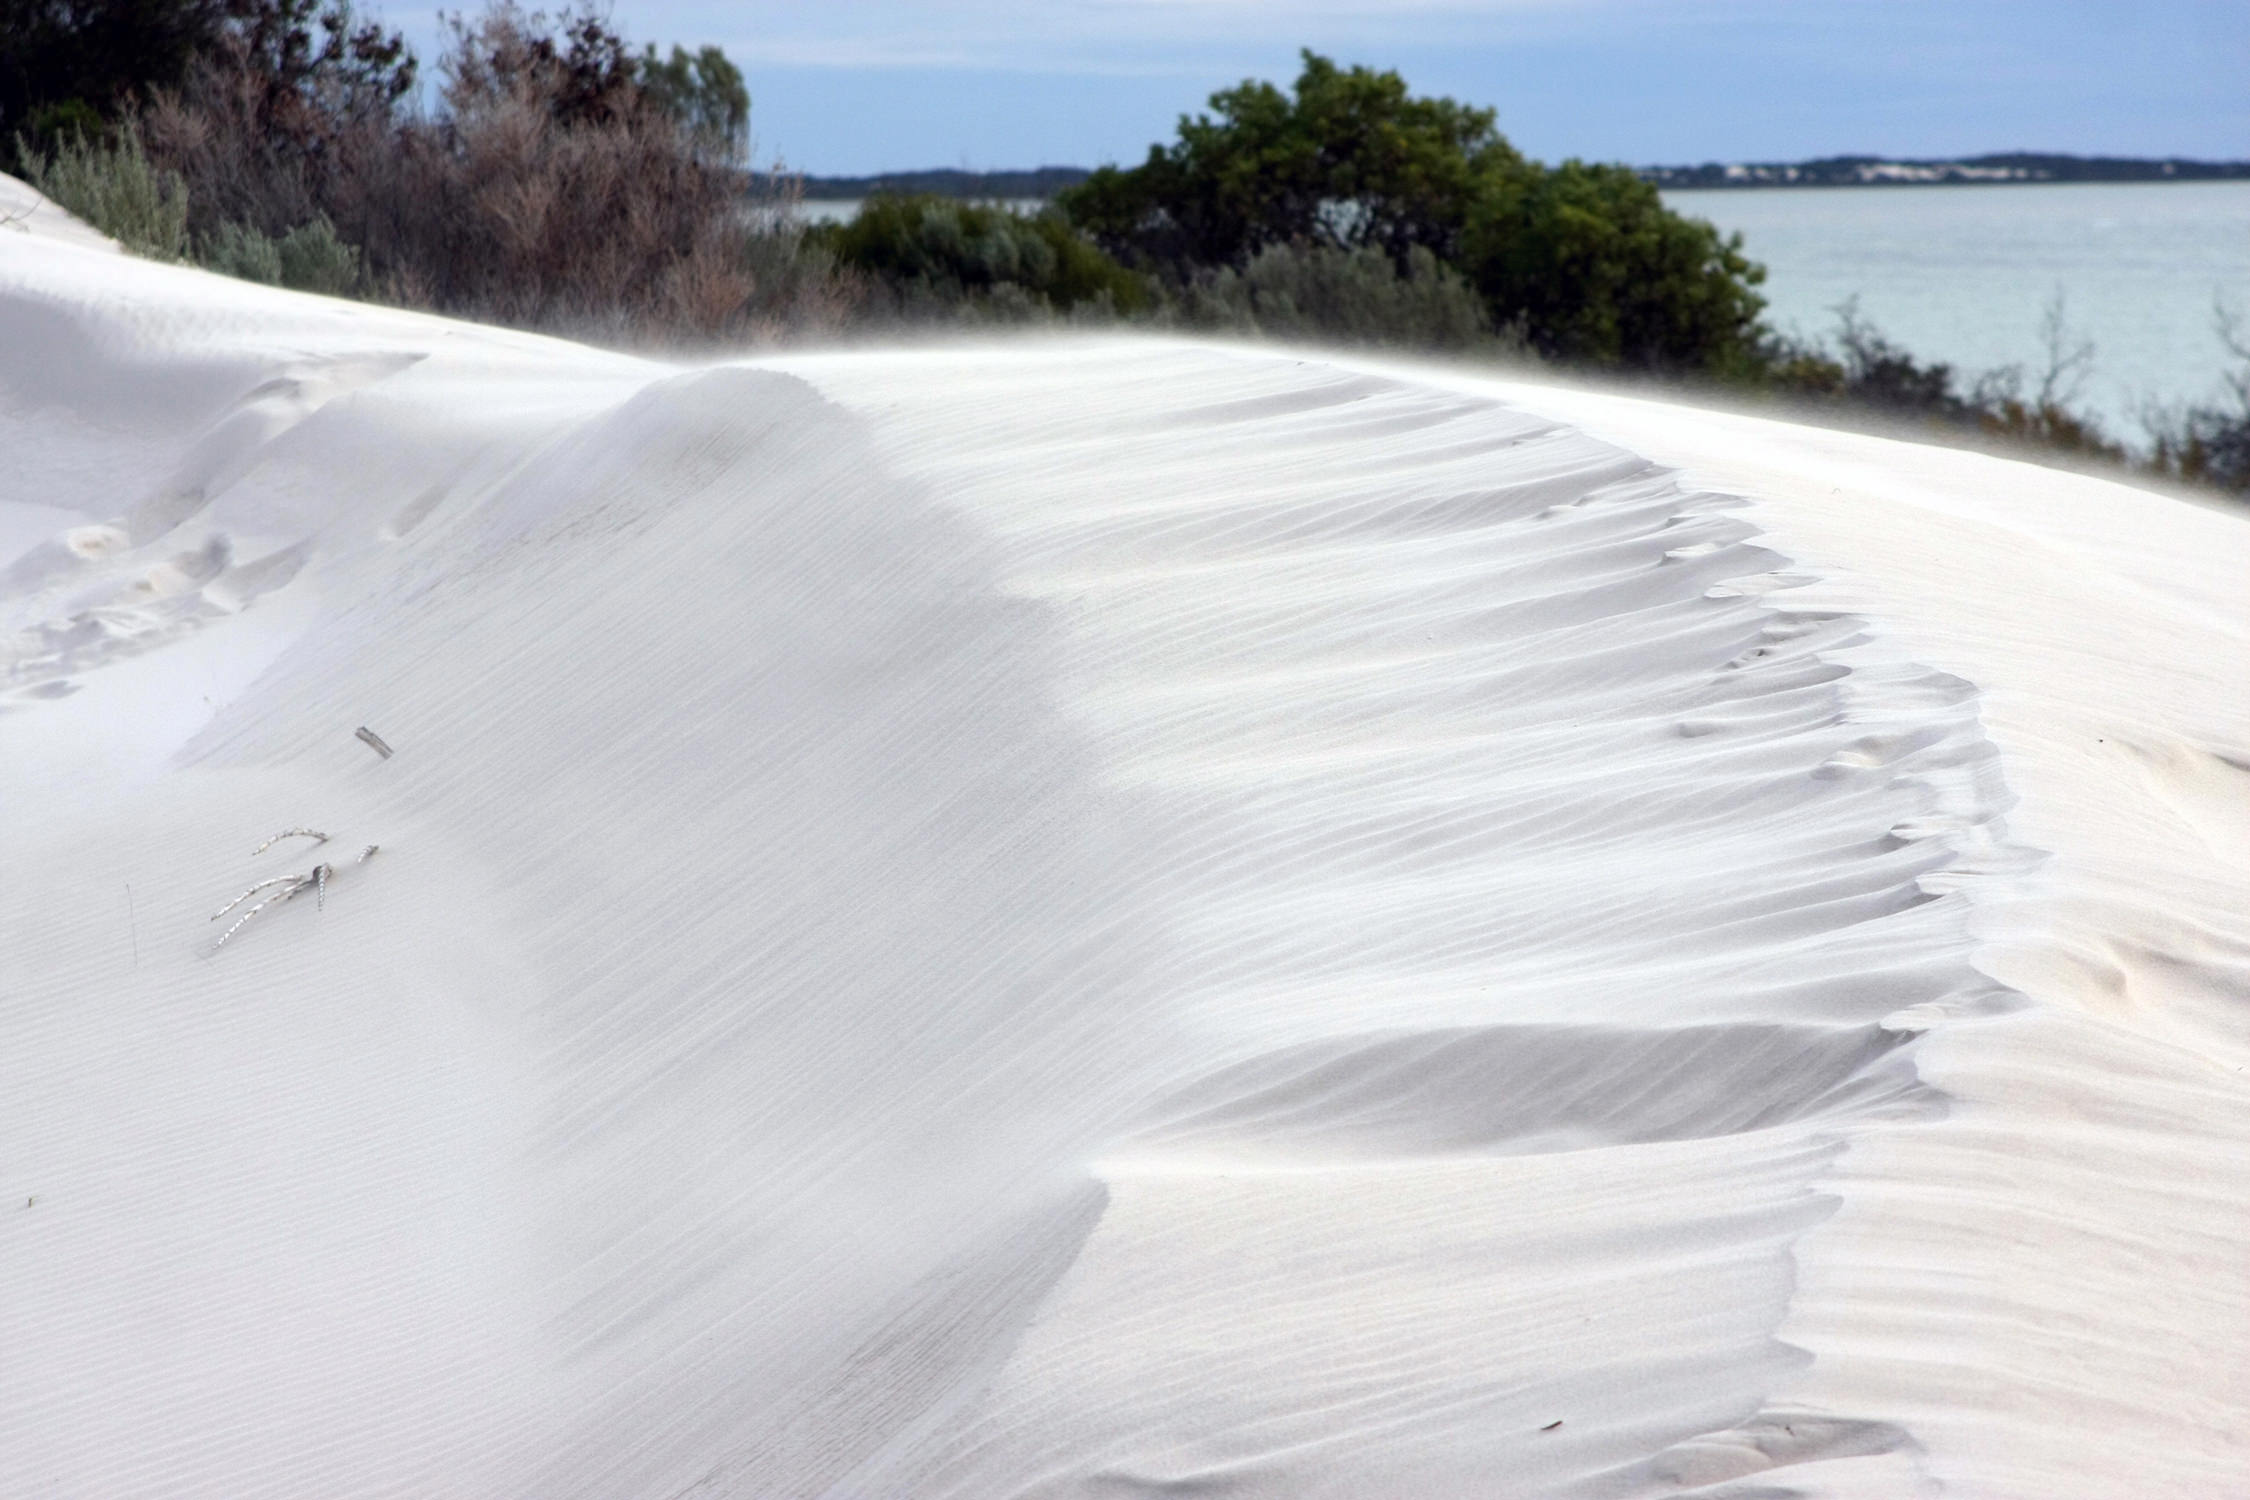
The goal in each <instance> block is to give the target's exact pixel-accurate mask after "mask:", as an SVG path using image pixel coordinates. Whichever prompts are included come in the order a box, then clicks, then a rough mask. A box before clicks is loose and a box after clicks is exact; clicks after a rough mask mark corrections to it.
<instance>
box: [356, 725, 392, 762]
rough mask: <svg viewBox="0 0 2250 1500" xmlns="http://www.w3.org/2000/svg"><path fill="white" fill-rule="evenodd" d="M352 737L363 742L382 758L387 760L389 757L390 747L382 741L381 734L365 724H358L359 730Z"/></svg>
mask: <svg viewBox="0 0 2250 1500" xmlns="http://www.w3.org/2000/svg"><path fill="white" fill-rule="evenodd" d="M354 737H355V738H357V739H359V740H361V741H362V742H364V743H365V744H366V746H367V748H368V749H370V750H372V751H374V752H375V753H376V754H377V755H380V756H381V757H383V759H385V760H389V759H390V758H391V754H392V751H391V747H390V746H389V745H388V744H386V743H384V741H383V737H382V736H381V735H379V734H377V733H376V732H375V731H374V730H372V729H370V728H368V727H367V726H366V725H365V724H362V725H360V726H359V730H358V732H357V734H356V735H355V736H354Z"/></svg>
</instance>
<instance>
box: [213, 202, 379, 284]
mask: <svg viewBox="0 0 2250 1500" xmlns="http://www.w3.org/2000/svg"><path fill="white" fill-rule="evenodd" d="M196 259H197V260H198V261H200V262H201V263H202V264H203V266H204V267H205V268H206V269H208V270H213V271H218V272H221V273H222V274H224V275H228V276H239V277H241V278H242V279H243V280H244V281H259V282H264V283H265V284H266V285H267V286H285V287H288V288H289V289H290V290H292V291H298V292H319V293H321V294H322V295H323V296H328V297H348V296H350V295H352V293H354V292H355V291H357V290H358V289H359V284H360V262H359V250H358V249H357V247H355V246H352V245H348V244H346V243H344V241H343V240H342V239H341V238H340V237H338V235H337V233H336V226H335V225H333V224H331V223H329V222H328V216H327V215H326V214H317V215H315V216H314V217H313V220H312V222H311V223H309V224H300V225H298V226H297V227H296V228H295V229H292V230H290V231H289V232H288V233H287V234H285V235H283V236H282V237H281V238H280V239H275V238H273V237H272V236H271V235H268V234H266V233H264V232H263V231H261V230H259V229H258V228H257V227H256V226H255V225H251V224H243V223H239V222H236V223H228V224H222V225H220V226H219V228H218V230H217V232H216V233H214V234H213V235H212V236H211V237H210V238H209V239H208V240H205V241H204V242H203V244H202V246H201V247H200V250H199V253H198V255H197V256H196Z"/></svg>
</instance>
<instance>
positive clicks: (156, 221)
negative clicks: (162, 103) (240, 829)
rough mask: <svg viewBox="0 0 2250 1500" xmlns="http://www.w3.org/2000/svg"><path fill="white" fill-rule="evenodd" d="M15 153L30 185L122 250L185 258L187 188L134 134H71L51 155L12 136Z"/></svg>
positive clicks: (129, 131)
mask: <svg viewBox="0 0 2250 1500" xmlns="http://www.w3.org/2000/svg"><path fill="white" fill-rule="evenodd" d="M16 150H17V152H18V153H19V155H20V156H21V157H22V159H23V163H24V168H25V171H26V172H27V173H28V174H29V175H30V178H31V185H32V186H33V187H35V188H37V189H39V191H40V192H42V193H44V194H46V195H47V196H48V197H49V198H51V199H53V200H54V201H55V202H56V203H57V204H59V205H60V206H62V207H63V208H65V209H67V210H69V211H70V212H71V213H73V214H75V215H77V216H78V217H79V218H80V219H83V220H85V222H86V223H88V224H90V225H92V226H93V227H94V228H96V229H98V230H100V231H101V232H102V233H103V234H106V235H108V236H109V237H110V238H111V239H113V240H115V241H117V242H118V243H119V244H121V245H123V246H124V247H125V248H126V249H128V250H132V251H136V252H138V253H139V254H142V255H147V256H153V257H154V258H156V259H158V260H180V259H182V258H184V257H185V256H186V255H187V252H188V231H187V214H188V204H187V186H186V184H185V183H183V182H182V181H181V180H180V176H179V174H178V173H176V172H169V171H165V170H163V169H162V168H159V167H157V166H155V165H153V164H152V163H151V162H150V161H149V159H148V155H147V153H146V152H145V151H143V150H142V149H141V137H140V133H139V132H138V131H137V130H134V129H133V128H131V127H130V126H127V127H125V128H122V129H120V130H118V131H117V132H116V134H115V135H114V136H112V137H110V138H108V139H95V138H89V137H87V136H84V135H73V136H70V137H69V138H67V139H65V140H62V141H60V142H58V143H57V144H56V146H55V151H54V154H53V155H52V156H49V155H47V154H46V153H44V152H41V151H38V150H35V149H34V148H33V147H32V146H31V145H30V143H29V142H27V141H26V140H25V139H24V138H23V137H22V136H18V137H17V138H16Z"/></svg>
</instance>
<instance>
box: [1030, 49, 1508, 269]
mask: <svg viewBox="0 0 2250 1500" xmlns="http://www.w3.org/2000/svg"><path fill="white" fill-rule="evenodd" d="M1303 57H1304V70H1303V71H1302V72H1301V73H1300V74H1299V75H1298V77H1297V83H1296V87H1295V89H1294V91H1293V92H1292V93H1289V94H1284V93H1283V92H1282V91H1281V90H1279V89H1277V88H1275V87H1274V86H1273V85H1272V84H1270V83H1261V82H1256V81H1245V82H1243V83H1242V84H1240V85H1238V86H1237V87H1235V88H1231V89H1226V90H1223V91H1221V92H1219V93H1216V94H1213V95H1212V96H1211V108H1212V109H1213V110H1214V111H1215V112H1216V116H1215V117H1214V116H1212V115H1197V116H1193V117H1190V116H1185V115H1183V116H1181V118H1180V137H1179V140H1178V141H1177V142H1176V143H1175V144H1173V145H1170V146H1163V145H1157V146H1151V147H1150V148H1149V153H1148V160H1147V161H1146V162H1144V163H1143V164H1142V165H1140V166H1138V167H1134V168H1131V169H1120V168H1117V167H1104V168H1102V169H1101V170H1099V171H1097V172H1095V173H1094V174H1093V176H1092V177H1090V178H1088V179H1087V180H1086V181H1085V182H1084V183H1082V184H1080V185H1079V186H1077V187H1075V188H1072V189H1070V190H1069V191H1068V192H1066V193H1064V194H1063V195H1062V198H1061V205H1062V207H1063V209H1064V211H1065V212H1066V213H1068V214H1069V215H1070V217H1071V219H1072V220H1073V221H1074V222H1075V223H1077V224H1078V225H1079V226H1080V227H1081V228H1084V229H1086V230H1087V231H1088V232H1090V233H1091V234H1092V235H1093V236H1094V237H1095V238H1096V239H1097V240H1098V241H1100V242H1101V244H1102V245H1103V246H1104V247H1105V248H1107V249H1109V250H1111V251H1112V252H1114V253H1118V254H1122V255H1126V256H1129V257H1135V258H1139V259H1143V260H1145V261H1148V262H1151V263H1154V264H1156V265H1160V266H1164V267H1168V268H1173V269H1178V268H1184V267H1188V266H1236V267H1240V266H1245V265H1247V264H1248V263H1249V261H1250V259H1251V257H1253V256H1255V255H1256V254H1257V253H1258V252H1259V251H1260V250H1263V249H1265V248H1266V247H1267V246H1269V245H1278V244H1291V243H1302V244H1310V245H1326V246H1329V247H1332V248H1335V249H1343V250H1350V249H1358V248H1360V247H1362V246H1372V247H1374V248H1376V249H1379V250H1382V251H1384V252H1385V253H1386V254H1388V255H1390V256H1391V258H1392V259H1393V260H1394V261H1396V262H1397V263H1398V264H1399V265H1400V266H1401V267H1403V266H1404V265H1405V263H1406V257H1407V254H1408V252H1409V251H1410V250H1412V249H1414V248H1415V247H1416V246H1420V247H1423V248H1425V249H1428V250H1429V251H1431V252H1432V253H1433V254H1435V255H1436V256H1438V258H1439V259H1441V260H1446V259H1450V258H1452V256H1453V255H1454V253H1455V251H1456V250H1457V248H1458V239H1459V236H1460V234H1461V232H1462V230H1463V229H1464V228H1465V227H1466V225H1467V223H1468V220H1469V214H1470V210H1471V207H1472V206H1473V205H1474V204H1475V203H1476V201H1477V200H1478V199H1479V198H1480V197H1481V196H1483V195H1484V194H1485V193H1486V192H1488V191H1489V190H1490V189H1491V186H1492V185H1493V183H1494V182H1495V181H1496V180H1498V179H1501V178H1504V177H1506V176H1508V175H1510V174H1512V173H1516V172H1520V171H1521V170H1522V169H1523V159H1522V158H1521V157H1520V156H1518V155H1517V154H1516V151H1515V149H1514V148H1513V147H1511V146H1510V145H1509V144H1508V143H1507V142H1506V141H1505V140H1503V139H1501V137H1500V134H1499V132H1498V131H1496V130H1495V129H1494V128H1493V118H1494V116H1493V112H1492V111H1491V110H1489V109H1471V108H1469V107H1468V106H1466V105H1462V104H1457V103H1455V102H1454V101H1453V100H1451V99H1419V98H1416V97H1414V96H1413V95H1411V94H1409V93H1408V92H1407V89H1406V82H1405V80H1404V79H1402V78H1400V77H1399V75H1398V74H1396V73H1391V72H1381V73H1378V72H1376V71H1374V70H1373V69H1370V68H1364V67H1354V68H1339V67H1337V66H1336V64H1335V63H1333V62H1331V61H1330V60H1329V59H1327V58H1325V57H1321V56H1318V55H1317V54H1315V53H1312V52H1309V51H1308V52H1306V53H1304V54H1303Z"/></svg>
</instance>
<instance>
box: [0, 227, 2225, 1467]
mask: <svg viewBox="0 0 2250 1500" xmlns="http://www.w3.org/2000/svg"><path fill="white" fill-rule="evenodd" d="M0 451H4V452H6V453H7V454H8V455H9V463H8V467H7V470H6V474H7V478H6V480H5V483H4V485H0V798H4V799H5V800H4V803H0V805H4V806H5V808H6V810H7V811H6V824H5V831H6V835H7V838H6V848H7V858H6V860H5V861H4V863H0V869H4V871H5V876H4V879H0V953H4V959H0V962H4V965H5V967H4V968H0V1004H4V1006H5V1025H4V1030H0V1038H4V1042H5V1048H4V1051H0V1057H4V1058H5V1064H6V1070H5V1079H6V1084H5V1087H0V1214H4V1215H5V1219H6V1222H5V1225H4V1227H0V1287H4V1288H5V1290H4V1291H0V1349H4V1350H5V1351H6V1352H5V1356H4V1357H0V1453H5V1454H6V1455H7V1463H6V1465H5V1468H4V1470H0V1474H4V1477H0V1493H6V1494H24V1495H33V1494H68V1495H91V1496H105V1497H106V1496H143V1495H146V1496H166V1497H178V1496H194V1495H212V1496H222V1495H223V1496H229V1497H253V1496H275V1497H279V1496H291V1497H295V1496H303V1495H315V1494H317V1495H323V1496H375V1495H393V1496H437V1495H460V1496H525V1497H530V1496H538V1497H571V1496H588V1497H610V1496H680V1495H714V1496H715V1495H743V1496H782V1495H802V1496H834V1497H845V1496H890V1495H898V1496H961V1497H972V1496H973V1497H1001V1496H1065V1495H1084V1496H1125V1495H1210V1496H1220V1495H1226V1496H1260V1497H1281V1496H1289V1497H1297V1496H1371V1497H1405V1496H1415V1497H1447V1496H1461V1497H1468V1496H1479V1497H1490V1496H1501V1495H1504V1496H1511V1497H1513V1496H1524V1497H1538V1496H1554V1497H1566V1496H1567V1497H1586V1500H1593V1497H1626V1496H1659V1495H1665V1496H1669V1495H1684V1494H1694V1495H1703V1496H1714V1497H1716V1496H1727V1497H1731V1500H1750V1497H1766V1496H1782V1495H1821V1496H1867V1497H1891V1496H1905V1495H1938V1494H1955V1495H1967V1496H1980V1497H1981V1496H2021V1497H2026V1500H2030V1497H2040V1500H2046V1497H2056V1496H2088V1497H2108V1496H2125V1495H2131V1496H2182V1497H2190V1496H2192V1497H2211V1496H2219V1495H2227V1494H2242V1493H2250V1254H2245V1251H2244V1248H2243V1246H2244V1239H2245V1232H2246V1231H2250V1072H2246V1071H2245V1069H2246V1067H2250V812H2246V811H2245V809H2250V694H2246V693H2245V692H2244V691H2243V686H2244V684H2245V683H2246V682H2250V594H2246V593H2245V590H2244V588H2243V585H2242V580H2243V579H2244V578H2245V577H2250V528H2246V527H2245V525H2244V524H2243V521H2242V519H2241V518H2240V517H2239V516H2236V515H2230V514H2224V513H2220V512H2217V511H2212V510H2207V509H2203V508H2199V507H2196V506H2194V505H2191V504H2188V503H2186V502H2182V501H2178V500H2174V499H2169V498H2165V497H2160V496H2156V495H2151V494H2146V493H2142V492H2139V491H2136V490H2133V489H2130V488H2127V487H2124V486H2121V485H2118V484H2114V483H2109V482H2106V481H2100V480H2094V479H2086V478H2077V477H2072V476H2065V475H2060V474H2057V473H2054V472H2051V471H2047V470H2043V469H2036V468H2031V467H2027V466H2023V465H2018V464H2013V463H2006V462H2001V461H1998V460H1994V459H1990V458H1984V457H1979V456H1974V455H1968V454H1962V453H1957V452H1948V451H1942V450H1936V449H1929V448H1921V447H1914V446H1909V445H1903V444H1897V443H1891V442H1885V441H1880V440H1875V439H1870V438H1862V437H1856V436H1847V435H1841V434H1837V433H1830V432H1820V431H1813V430H1809V429H1802V428H1795V427H1790V426H1786V425H1782V424H1776V423H1771V422H1764V421H1758V420H1754V419H1750V418H1741V417H1731V416H1724V415H1718V414H1713V413H1709V412H1701V411H1695V410H1690V409H1686V408H1680V407H1673V406H1667V405H1663V404H1660V403H1651V402H1644V401H1635V400H1629V399H1625V398H1622V397H1617V396H1611V395H1603V394H1595V393H1587V392H1582V391H1574V390H1569V389H1565V388H1562V387H1559V386H1547V385H1534V384H1524V383H1511V382H1501V381H1494V380H1488V379H1483V378H1480V377H1474V376H1470V375H1467V374H1463V373H1462V372H1460V371H1454V370H1442V369H1418V368H1410V367H1404V366H1386V365H1383V364H1381V363H1379V362H1362V363H1360V364H1356V365H1355V364H1352V363H1349V362H1339V361H1336V360H1333V359H1328V358H1312V357H1305V358H1298V357H1293V356H1289V355H1285V354H1278V353H1275V352H1272V351H1263V352H1261V351H1255V350H1244V349H1229V348H1216V347H1205V346H1197V345H1194V344H1189V343H1181V342H1163V341H1154V340H1145V339H1131V340H1123V339H1111V340H1089V339H1081V340H1070V341H1039V340H1025V341H1019V342H1015V343H1011V344H1006V345H994V346H982V347H977V346H967V347H950V348H930V349H922V350H918V351H914V352H905V353H896V352H894V353H849V354H831V355H821V356H797V357H792V358H788V359H775V358H768V359H759V360H745V361H741V362H736V363H727V364H719V365H715V366H710V367H698V368H685V367H678V366H669V365H662V364H657V363H652V362H647V361H641V360H634V359H628V358H625V357H622V356H616V355H610V354H603V353H598V352H594V351H589V350H586V349H583V348H579V347H576V346H572V345H568V344H563V343H558V342H554V341H549V340H543V339H537V338H532V337H528V336H522V335H515V334H507V333H501V332H496V331H492V330H488V329H481V328H474V327H470V326H466V325H461V324H454V323H448V322H444V321H440V320H436V319H429V318H421V317H415V316H411V315H407V314H402V313H395V312H390V311H385V310H380V309H375V308H370V307H363V306H355V305H350V304H344V303H337V302H331V301H326V300H322V299H317V298H309V297H300V296H295V295H291V294H287V293H281V292H275V291H271V290H267V289H263V288H258V287H253V286H248V285H244V284H241V283H237V282H232V281H227V280H223V279H219V278H214V277H209V276H205V275H203V274H201V273H197V272H193V271H189V270H185V269H180V268H172V267H164V266H157V265H153V264H150V263H147V262H143V261H139V260H134V259H131V258H129V257H123V256H119V255H117V254H116V253H114V251H112V250H108V249H105V248H103V247H102V246H101V245H100V244H98V243H95V242H91V241H89V240H87V239H85V238H84V237H83V236H80V237H79V238H75V239H74V238H72V237H70V236H68V235H66V234H62V233H57V232H47V231H45V230H42V229H39V228H36V227H35V228H34V229H32V230H31V231H30V232H21V230H20V226H19V228H18V231H16V232H11V231H10V230H8V229H5V228H0ZM362 725H366V726H369V727H371V728H372V729H373V730H374V731H376V732H377V733H378V734H379V735H380V736H381V737H382V738H383V739H384V740H385V741H387V742H388V743H389V745H391V746H393V747H395V750H396V754H395V755H393V756H391V757H389V758H381V757H379V756H378V755H377V754H375V753H374V752H373V750H371V749H370V748H369V747H368V746H367V745H366V744H364V743H362V742H361V741H359V740H358V739H356V738H355V736H354V731H355V729H357V728H358V727H360V726H362ZM293 826H311V827H315V828H318V829H321V830H323V831H326V832H329V833H330V834H332V835H333V837H332V838H331V839H330V841H329V842H328V843H326V844H324V845H321V846H319V847H318V848H317V849H314V848H309V847H308V845H307V841H305V840H302V839H298V840H291V841H289V842H288V843H286V844H284V845H282V846H280V847H277V848H275V849H272V850H269V851H267V852H266V853H263V854H260V855H257V856H255V857H252V856H251V853H250V851H251V850H252V848H253V847H255V846H256V845H257V844H258V843H259V842H260V841H261V840H263V839H265V838H266V837H267V836H268V835H270V834H273V833H275V832H276V831H278V830H281V829H284V828H288V827H293ZM369 844H376V845H379V846H380V852H379V853H377V854H376V855H375V856H373V857H372V858H370V859H367V860H366V861H365V862H364V863H355V862H354V860H355V858H356V856H357V855H358V854H359V851H360V850H361V849H362V848H364V847H365V846H366V845H369ZM323 859H325V860H327V861H328V862H329V863H330V864H331V865H332V867H333V878H332V879H331V880H330V881H329V882H328V883H327V887H326V891H325V895H324V897H322V898H320V899H318V900H316V899H315V895H314V893H312V892H310V891H308V892H307V893H306V894H305V895H303V896H300V897H298V898H295V899H292V900H289V901H287V902H285V903H283V904H280V905H277V906H274V907H270V908H268V909H267V910H266V911H264V912H263V913H261V914H260V915H258V916H257V917H256V918H255V919H253V920H252V921H251V922H250V923H249V924H248V925H247V926H245V927H243V928H241V929H240V930H239V931H238V932H237V933H236V934H235V935H234V937H233V938H232V939H231V940H229V941H228V942H227V943H226V945H225V947H224V948H223V949H218V948H215V946H214V945H215V942H216V940H217V938H218V937H219V935H220V933H221V932H222V931H224V930H225V928H226V926H227V923H231V922H232V921H233V920H234V916H236V915H239V909H238V911H237V912H236V913H235V914H231V915H230V916H229V917H228V918H227V922H212V921H210V920H208V917H209V914H210V913H211V912H212V911H214V910H216V909H217V908H218V907H220V906H221V905H222V904H223V903H225V902H226V901H228V900H229V899H230V898H232V897H233V896H235V895H236V894H237V893H238V892H239V891H241V890H242V889H243V888H244V887H246V886H249V885H251V884H252V883H253V882H255V881H258V880H262V879H270V878H273V877H276V876H284V875H292V874H301V873H304V872H307V871H309V870H310V869H311V868H312V866H313V864H314V863H315V862H316V861H319V860H323ZM10 1195H12V1196H10Z"/></svg>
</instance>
